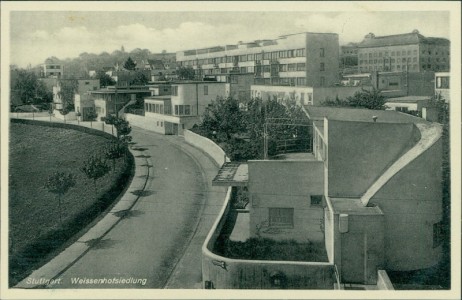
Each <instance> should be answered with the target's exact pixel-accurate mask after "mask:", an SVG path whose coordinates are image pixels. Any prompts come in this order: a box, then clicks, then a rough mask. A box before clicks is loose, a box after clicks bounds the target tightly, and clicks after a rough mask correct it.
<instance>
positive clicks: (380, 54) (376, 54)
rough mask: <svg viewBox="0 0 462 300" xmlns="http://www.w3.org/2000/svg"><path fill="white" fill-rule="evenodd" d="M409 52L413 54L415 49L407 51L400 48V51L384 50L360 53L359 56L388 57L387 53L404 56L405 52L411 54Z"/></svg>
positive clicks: (415, 51) (415, 53) (415, 52)
mask: <svg viewBox="0 0 462 300" xmlns="http://www.w3.org/2000/svg"><path fill="white" fill-rule="evenodd" d="M411 53H412V54H414V55H417V50H416V49H414V50H413V51H411V50H407V51H406V50H402V51H384V52H369V53H360V54H359V58H367V57H369V58H372V57H382V56H384V57H388V56H389V54H390V56H395V55H396V56H401V55H403V56H404V55H406V54H407V55H411Z"/></svg>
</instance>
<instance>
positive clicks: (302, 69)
mask: <svg viewBox="0 0 462 300" xmlns="http://www.w3.org/2000/svg"><path fill="white" fill-rule="evenodd" d="M305 68H306V67H305V63H302V64H297V71H305Z"/></svg>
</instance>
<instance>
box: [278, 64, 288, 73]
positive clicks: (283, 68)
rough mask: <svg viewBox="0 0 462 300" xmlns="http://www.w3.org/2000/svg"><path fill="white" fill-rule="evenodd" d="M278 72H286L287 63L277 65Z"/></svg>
mask: <svg viewBox="0 0 462 300" xmlns="http://www.w3.org/2000/svg"><path fill="white" fill-rule="evenodd" d="M279 72H287V65H279Z"/></svg>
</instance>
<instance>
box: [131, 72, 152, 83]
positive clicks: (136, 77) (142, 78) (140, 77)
mask: <svg viewBox="0 0 462 300" xmlns="http://www.w3.org/2000/svg"><path fill="white" fill-rule="evenodd" d="M148 82H149V78H148V77H147V76H146V74H145V73H144V72H142V71H136V72H135V73H134V74H133V79H132V80H131V81H130V83H129V84H130V85H145V84H147V83H148Z"/></svg>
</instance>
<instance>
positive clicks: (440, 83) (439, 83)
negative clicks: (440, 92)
mask: <svg viewBox="0 0 462 300" xmlns="http://www.w3.org/2000/svg"><path fill="white" fill-rule="evenodd" d="M436 88H438V89H448V88H449V77H447V76H445V77H436Z"/></svg>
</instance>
